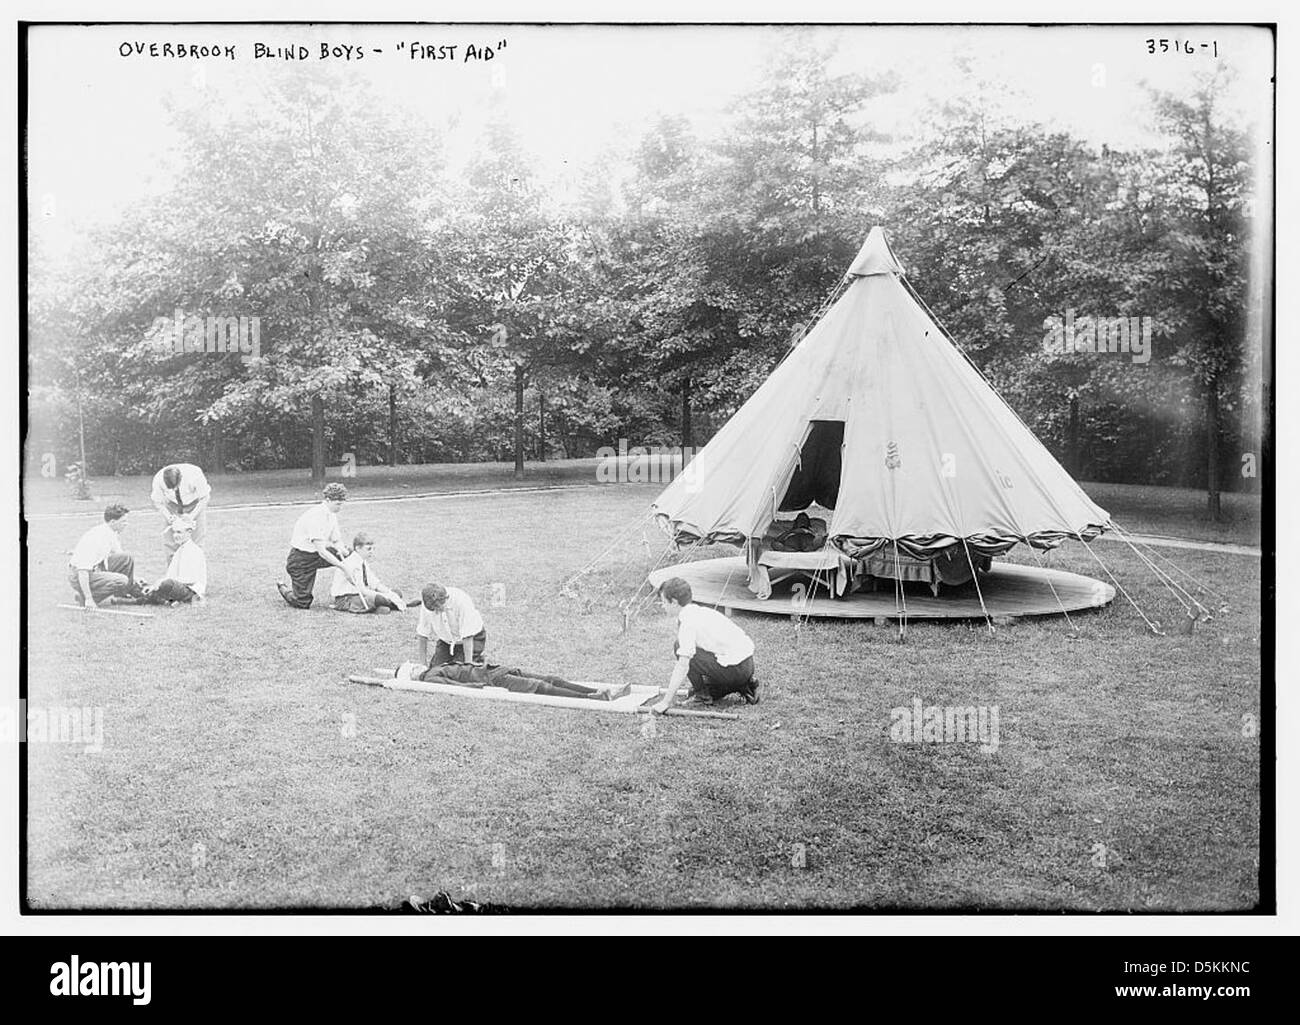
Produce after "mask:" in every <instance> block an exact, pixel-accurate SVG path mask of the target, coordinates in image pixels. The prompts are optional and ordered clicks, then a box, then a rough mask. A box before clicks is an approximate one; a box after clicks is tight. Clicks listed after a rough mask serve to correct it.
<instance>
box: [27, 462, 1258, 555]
mask: <svg viewBox="0 0 1300 1025" xmlns="http://www.w3.org/2000/svg"><path fill="white" fill-rule="evenodd" d="M614 475H615V476H616V477H617V479H619V480H627V479H628V478H629V477H630V476H632V475H631V474H629V473H628V472H627V467H626V466H621V467H618V468H615V470H614ZM648 475H649V476H651V477H652V478H658V479H652V480H651V481H649V482H647V483H630V484H625V485H623V486H625V487H635V488H641V489H644V490H645V492H646V504H647V505H649V504H650V502H651V501H652V500H653V498H654V496H655V495H656V494H658V492H659V490H660V489H661V488H662V487H664V486H665V485H666V484H667V482H668V476H669V475H668V473H667V471H666V468H665V469H663V470H661V469H660V468H659V466H658V465H657V464H653V463H652V464H651V468H650V471H649V474H648ZM327 479H328V480H340V481H342V482H343V483H345V484H346V485H347V486H348V492H349V494H350V497H351V499H352V500H356V501H369V500H380V499H385V500H386V499H395V498H400V499H414V498H428V497H435V496H440V495H457V494H472V493H480V494H482V493H490V492H502V491H536V490H543V489H545V490H551V489H558V488H576V487H615V486H618V485H615V484H601V483H600V481H599V479H598V477H597V460H596V459H594V458H593V459H564V460H555V461H552V462H546V463H528V464H526V467H525V476H524V477H523V478H522V479H518V480H517V479H515V476H514V465H513V464H512V463H435V464H427V465H421V466H396V467H392V466H361V467H358V468H357V471H356V476H355V477H343V476H342V473H341V471H340V470H339V468H338V467H331V468H330V471H329V473H328V474H327ZM152 480H153V478H152V476H151V475H150V476H139V477H104V478H92V481H91V483H92V489H93V491H94V494H95V498H94V501H92V502H79V501H76V500H75V499H73V498H72V497H71V495H70V493H69V488H68V484H67V482H66V481H64V480H62V479H58V478H56V479H53V480H46V479H43V478H39V477H37V478H28V479H26V480H24V481H23V489H24V492H23V500H24V511H25V513H26V515H27V518H28V519H38V518H43V517H47V516H56V515H62V516H73V517H75V516H84V515H86V514H87V513H89V512H90V511H91V510H95V509H102V508H103V506H104V504H105V503H107V502H110V501H112V502H125V503H126V504H127V505H128V506H130V507H131V508H132V509H148V508H149V505H150V503H149V491H150V486H151V484H152ZM210 480H211V482H212V488H213V495H212V505H211V508H212V509H221V508H253V507H258V506H273V505H299V504H304V505H305V504H307V503H309V502H313V501H315V500H317V499H318V498H319V495H320V490H319V488H317V487H316V486H315V485H313V484H312V482H311V474H310V472H309V471H307V470H304V469H295V470H258V471H254V472H250V473H232V474H224V475H221V476H213V477H211V478H210ZM1082 487H1083V489H1084V490H1085V491H1086V492H1087V493H1088V494H1089V496H1091V497H1092V499H1093V500H1094V501H1095V502H1097V504H1099V505H1100V506H1102V507H1103V508H1104V509H1106V510H1107V511H1108V512H1109V513H1110V514H1111V516H1113V517H1114V519H1115V520H1116V521H1117V522H1119V523H1120V524H1122V525H1123V526H1124V528H1125V529H1126V530H1128V531H1129V532H1131V533H1133V534H1134V535H1135V536H1140V538H1141V540H1143V541H1144V542H1147V543H1150V544H1160V543H1161V540H1162V539H1171V540H1175V541H1177V542H1178V543H1180V544H1181V543H1183V542H1184V541H1185V540H1191V541H1203V542H1206V543H1210V544H1222V545H1227V546H1229V550H1231V549H1232V548H1235V547H1240V546H1247V547H1251V548H1253V547H1256V546H1258V545H1259V544H1260V515H1261V502H1260V496H1258V495H1252V494H1235V493H1225V494H1224V495H1223V511H1224V518H1223V520H1222V521H1221V522H1218V523H1212V522H1210V521H1208V520H1206V519H1205V518H1204V509H1205V493H1204V492H1202V491H1195V490H1192V489H1189V488H1162V487H1153V486H1149V485H1139V484H1089V483H1084V484H1083V485H1082ZM1103 536H1104V535H1103ZM1209 550H1213V549H1209Z"/></svg>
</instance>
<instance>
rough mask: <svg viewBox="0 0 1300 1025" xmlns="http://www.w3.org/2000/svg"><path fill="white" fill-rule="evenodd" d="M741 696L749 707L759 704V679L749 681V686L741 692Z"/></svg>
mask: <svg viewBox="0 0 1300 1025" xmlns="http://www.w3.org/2000/svg"><path fill="white" fill-rule="evenodd" d="M740 696H741V697H742V698H744V699H745V704H747V705H757V704H758V678H757V677H755V678H754V679H752V680H750V681H749V686H747V687H746V688H745V689H744V690H742V691H741V692H740Z"/></svg>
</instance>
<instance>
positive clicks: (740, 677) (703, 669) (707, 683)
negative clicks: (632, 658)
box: [673, 644, 754, 700]
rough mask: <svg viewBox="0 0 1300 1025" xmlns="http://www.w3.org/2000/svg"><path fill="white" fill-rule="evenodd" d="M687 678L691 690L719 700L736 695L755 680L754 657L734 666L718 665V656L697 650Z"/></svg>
mask: <svg viewBox="0 0 1300 1025" xmlns="http://www.w3.org/2000/svg"><path fill="white" fill-rule="evenodd" d="M673 654H674V655H676V654H677V645H676V644H674V645H673ZM686 678H687V679H688V680H690V681H691V689H692V690H694V691H696V692H700V691H702V692H704V693H705V694H708V695H709V697H711V698H713V699H714V700H717V699H718V698H723V697H726V696H727V695H728V694H735V693H736V692H737V691H742V690H744V689H745V688H746V687H748V686H749V681H750V680H752V679H753V678H754V656H753V655H750V656H749V658H747V659H745V661H743V662H740V663H738V664H737V665H734V666H724V665H719V664H718V656H717V655H715V654H713V652H711V651H705V650H704V649H703V648H696V649H695V654H694V655H692V656H691V664H690V666H689V667H688V668H687V670H686Z"/></svg>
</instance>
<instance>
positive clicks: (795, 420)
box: [653, 228, 1109, 555]
mask: <svg viewBox="0 0 1300 1025" xmlns="http://www.w3.org/2000/svg"><path fill="white" fill-rule="evenodd" d="M850 276H851V277H852V279H853V280H852V281H851V283H850V284H849V285H848V286H847V288H846V289H845V291H844V293H843V295H841V296H840V298H839V299H838V300H837V301H836V302H835V303H834V305H833V306H832V307H831V308H830V310H828V311H827V313H826V315H825V316H823V317H822V319H821V320H820V321H819V322H818V323H817V324H816V325H815V326H814V327H813V329H812V330H811V331H810V332H809V333H808V334H807V335H806V336H805V337H804V338H803V339H802V340H801V341H800V343H799V344H798V346H797V347H796V348H795V350H794V351H793V352H792V353H791V354H790V356H789V357H788V358H787V359H786V360H785V361H784V362H782V363H781V364H780V365H779V366H778V367H777V368H776V370H775V371H773V373H772V374H771V376H770V377H769V378H768V379H767V380H766V381H765V382H764V383H763V384H762V386H761V387H760V388H759V389H758V391H756V392H755V393H754V395H753V396H752V397H751V398H750V399H749V400H748V401H747V402H746V403H745V404H744V405H743V406H742V407H741V408H740V409H739V410H738V411H737V412H736V414H735V415H734V416H733V417H732V418H731V419H730V420H729V421H728V422H727V423H726V424H725V425H724V426H723V428H722V429H721V430H720V431H719V432H718V434H717V435H716V436H715V437H714V438H713V440H712V441H710V442H709V444H708V445H706V446H705V447H704V449H703V450H701V452H700V453H699V455H698V456H697V457H696V459H695V461H694V462H693V463H692V464H691V467H690V472H689V473H686V474H683V475H682V476H681V477H679V478H678V479H677V480H675V481H673V483H672V484H670V485H669V486H668V488H666V489H665V490H664V492H663V493H662V494H661V495H660V496H659V498H658V499H656V501H655V503H654V506H653V509H654V512H655V513H656V515H657V516H658V517H659V519H660V521H661V522H662V523H663V524H665V526H667V528H668V529H669V530H670V531H671V532H672V533H673V534H674V535H675V536H676V537H678V538H679V539H692V538H699V539H705V540H710V541H730V542H734V543H741V542H743V541H744V540H745V539H746V538H748V537H753V536H757V535H761V534H762V532H763V530H764V528H765V527H766V526H767V524H768V522H770V520H771V519H772V518H774V517H775V515H776V513H777V511H778V510H780V509H784V510H792V509H796V508H806V507H807V505H808V504H809V503H810V502H812V501H814V500H816V501H819V502H820V503H821V504H823V505H825V504H826V502H825V501H824V497H825V496H827V495H828V494H832V495H834V497H835V501H834V510H835V511H834V515H833V518H832V520H831V523H830V529H829V533H830V537H831V539H832V541H833V542H834V543H835V544H836V546H837V547H839V548H840V549H841V550H843V551H845V552H846V553H847V554H850V555H856V554H861V553H863V552H865V551H870V550H872V549H873V548H877V547H879V546H880V545H882V544H883V543H885V542H886V541H889V542H897V543H898V544H900V545H901V546H902V547H905V548H906V549H907V550H908V551H909V552H911V553H912V554H914V555H927V554H933V553H936V552H938V551H940V550H942V549H943V548H945V547H948V546H950V545H952V544H953V543H954V542H956V541H959V540H964V541H966V542H967V544H968V545H970V546H971V547H972V548H974V549H976V550H978V551H980V552H982V553H985V554H993V553H996V552H1000V551H1005V550H1006V549H1007V548H1009V547H1010V546H1011V545H1014V544H1016V543H1017V542H1019V541H1028V542H1030V543H1032V544H1035V545H1037V546H1049V545H1053V544H1056V543H1058V542H1059V541H1060V540H1061V539H1062V538H1066V537H1082V538H1085V539H1090V538H1092V537H1095V536H1096V535H1097V534H1098V533H1100V532H1101V531H1102V530H1103V529H1105V527H1106V525H1107V524H1108V523H1109V515H1108V514H1107V513H1106V511H1105V510H1104V509H1101V508H1100V507H1099V506H1097V505H1096V504H1094V503H1093V502H1092V501H1091V500H1090V499H1089V498H1088V496H1087V495H1086V494H1084V492H1083V490H1082V489H1081V488H1080V487H1079V486H1078V485H1077V484H1076V483H1075V482H1074V480H1073V479H1071V477H1070V475H1069V474H1068V473H1066V472H1065V470H1064V468H1062V467H1061V465H1060V464H1059V463H1058V462H1057V461H1056V460H1055V459H1054V458H1053V457H1052V455H1051V453H1050V452H1048V451H1047V449H1046V448H1045V447H1044V446H1043V445H1042V443H1041V442H1039V441H1038V439H1037V438H1035V437H1034V435H1033V433H1032V432H1031V431H1030V430H1029V429H1028V428H1027V427H1026V426H1025V425H1024V424H1023V423H1022V422H1021V421H1020V419H1019V418H1018V417H1017V416H1016V414H1015V413H1014V412H1013V411H1012V410H1011V408H1010V407H1009V406H1007V404H1006V403H1005V402H1003V401H1002V399H1001V398H1000V397H999V396H998V395H997V393H996V392H995V391H994V390H993V389H992V388H991V387H990V386H989V385H988V384H987V383H986V382H985V380H984V379H983V378H982V377H981V376H980V374H979V373H978V372H977V371H976V370H975V368H974V367H973V366H972V365H971V364H970V363H969V362H968V361H967V360H966V358H965V357H964V356H963V355H962V354H961V353H960V352H959V351H958V350H957V349H956V348H955V347H954V346H953V345H952V343H951V342H949V340H948V339H947V338H946V337H945V336H944V335H943V333H942V331H941V330H940V329H939V328H938V326H937V325H936V324H935V323H934V322H933V321H932V320H931V318H930V317H929V315H928V314H927V313H926V312H925V310H924V309H923V308H922V307H921V305H920V303H918V302H917V300H916V299H915V298H914V297H913V295H912V294H911V292H909V290H908V288H907V286H906V285H905V284H904V282H903V280H902V276H901V268H900V267H899V264H898V262H897V260H896V259H895V258H894V256H893V253H892V251H891V250H890V249H889V245H888V242H887V241H886V240H885V237H884V233H883V232H882V231H881V230H880V229H879V228H875V229H873V230H872V232H871V235H870V236H869V237H868V239H867V242H866V244H865V245H864V246H863V248H862V251H861V252H860V253H859V254H858V256H857V258H856V259H855V260H854V262H853V264H852V266H851V269H850ZM841 425H842V426H841ZM838 431H842V439H843V441H842V447H841V451H840V453H839V455H840V463H841V466H842V469H841V471H840V473H839V480H838V482H837V483H836V482H832V481H831V480H830V477H831V476H832V475H833V474H834V472H835V468H834V467H833V466H832V464H833V462H834V460H833V459H828V457H827V453H826V444H827V439H828V438H832V437H836V436H839V435H837V432H838ZM809 458H812V459H815V460H816V464H815V465H813V466H804V465H803V463H804V460H806V459H809Z"/></svg>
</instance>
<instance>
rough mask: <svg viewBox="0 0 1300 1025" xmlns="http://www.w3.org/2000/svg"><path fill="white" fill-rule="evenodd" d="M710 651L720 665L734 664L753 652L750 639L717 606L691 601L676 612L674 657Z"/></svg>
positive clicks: (685, 656)
mask: <svg viewBox="0 0 1300 1025" xmlns="http://www.w3.org/2000/svg"><path fill="white" fill-rule="evenodd" d="M697 650H698V651H708V652H712V654H713V655H714V657H716V658H717V660H718V665H720V666H737V665H740V663H741V662H743V661H745V659H747V658H749V657H750V656H751V655H753V654H754V642H753V641H751V640H750V639H749V636H748V635H747V634H746V633H745V631H744V630H742V629H741V628H740V627H738V626H737V625H736V624H735V623H733V622H732V621H731V620H730V619H728V618H727V617H726V616H724V615H723V614H722V613H721V612H719V611H718V610H717V609H710V608H707V607H706V606H704V605H696V604H695V603H694V602H691V603H690V604H689V605H687V606H686V607H685V608H683V609H682V611H681V612H679V613H677V657H678V658H690V657H691V656H692V655H694V654H695V652H696V651H697Z"/></svg>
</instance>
